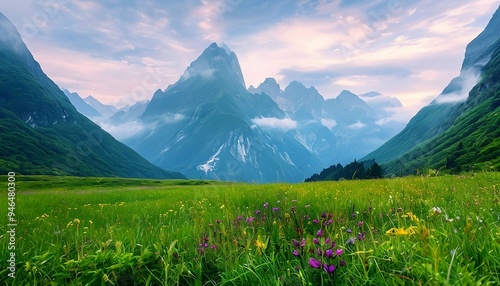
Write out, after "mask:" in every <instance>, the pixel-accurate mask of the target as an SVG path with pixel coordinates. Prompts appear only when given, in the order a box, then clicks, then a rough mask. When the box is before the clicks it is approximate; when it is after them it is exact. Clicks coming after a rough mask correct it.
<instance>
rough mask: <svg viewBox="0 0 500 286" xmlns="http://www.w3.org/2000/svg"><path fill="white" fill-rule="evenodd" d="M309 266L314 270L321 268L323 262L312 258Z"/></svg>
mask: <svg viewBox="0 0 500 286" xmlns="http://www.w3.org/2000/svg"><path fill="white" fill-rule="evenodd" d="M309 265H310V266H311V267H312V268H320V267H321V261H319V260H316V259H314V258H312V257H311V258H310V259H309Z"/></svg>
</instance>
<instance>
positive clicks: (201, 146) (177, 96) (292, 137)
mask: <svg viewBox="0 0 500 286" xmlns="http://www.w3.org/2000/svg"><path fill="white" fill-rule="evenodd" d="M376 116H377V115H376V112H374V111H373V110H372V109H371V108H370V107H369V106H368V105H367V104H366V103H365V102H364V101H363V100H361V99H360V98H359V97H357V96H356V95H354V94H351V93H349V92H347V91H346V92H345V94H341V95H339V97H338V98H337V99H331V100H324V99H323V97H322V96H321V95H320V94H319V93H318V91H317V90H316V89H315V88H314V87H310V88H306V87H305V86H304V85H302V84H301V83H299V82H296V81H294V82H292V83H290V84H289V85H288V86H287V87H286V88H285V90H281V88H280V87H279V85H278V84H277V83H276V81H275V80H274V79H267V80H266V81H265V82H264V83H263V84H261V85H259V87H258V88H250V89H249V90H246V87H245V81H244V79H243V75H242V71H241V68H240V65H239V63H238V59H237V56H236V54H235V53H234V52H232V51H230V50H229V49H228V48H223V47H220V46H218V45H217V44H216V43H213V44H211V45H210V46H209V47H208V48H207V49H206V50H205V51H203V53H202V54H201V55H200V56H199V57H198V58H197V59H196V60H195V61H194V62H192V63H191V65H190V66H189V67H188V68H187V69H186V71H185V72H184V73H183V75H182V76H181V77H180V78H179V80H178V81H177V82H176V83H175V84H173V85H170V86H169V87H167V89H166V90H165V91H162V90H158V91H157V92H156V93H155V94H154V95H153V98H152V99H151V102H150V103H149V104H148V106H147V108H146V110H145V111H144V113H143V114H142V115H141V116H140V117H139V121H140V122H141V124H142V125H143V129H142V130H141V131H140V132H138V133H136V134H134V135H133V136H131V137H129V138H128V139H124V142H125V143H126V144H127V145H129V146H131V147H132V148H133V149H134V150H136V151H137V152H138V153H139V154H141V155H142V156H144V157H145V158H147V159H148V160H149V161H151V162H153V163H154V164H156V165H158V166H160V167H163V168H166V169H172V170H177V171H179V172H182V173H183V174H186V175H187V176H188V177H192V178H208V179H220V180H235V181H257V182H276V181H302V180H304V179H305V178H306V177H308V176H309V175H310V174H311V172H313V171H315V170H320V169H321V168H323V167H324V166H327V165H328V164H331V163H333V162H338V161H339V160H344V161H351V160H353V159H355V157H354V158H353V157H352V156H356V155H355V154H358V155H360V156H361V155H364V154H366V153H368V152H369V151H371V150H373V149H374V148H376V147H378V146H380V145H381V144H382V143H383V140H384V139H385V140H386V139H388V138H389V137H390V136H392V135H394V134H395V133H396V132H397V131H399V130H401V128H402V126H401V127H400V128H399V129H397V128H396V129H397V130H396V131H395V132H392V133H391V132H390V131H389V132H388V133H390V134H385V133H387V132H386V131H387V128H385V127H383V126H380V125H377V124H376V123H375V122H376V120H377V117H376ZM370 122H371V123H370ZM393 131H394V130H393ZM384 132H385V133H384ZM383 133H384V134H383ZM382 134H383V135H382ZM377 136H380V137H383V138H380V139H379V138H377ZM361 139H366V140H364V141H362V140H361ZM354 140H358V142H362V143H358V144H352V143H353V141H354ZM374 144H375V145H374Z"/></svg>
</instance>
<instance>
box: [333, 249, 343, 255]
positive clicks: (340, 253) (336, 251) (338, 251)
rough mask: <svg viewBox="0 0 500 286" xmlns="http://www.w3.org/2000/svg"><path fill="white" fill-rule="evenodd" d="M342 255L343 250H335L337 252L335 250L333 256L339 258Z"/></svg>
mask: <svg viewBox="0 0 500 286" xmlns="http://www.w3.org/2000/svg"><path fill="white" fill-rule="evenodd" d="M342 253H344V250H343V249H337V250H335V255H337V256H341V255H342Z"/></svg>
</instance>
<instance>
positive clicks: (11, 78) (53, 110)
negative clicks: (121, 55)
mask: <svg viewBox="0 0 500 286" xmlns="http://www.w3.org/2000/svg"><path fill="white" fill-rule="evenodd" d="M0 34H1V35H0V134H1V136H0V172H1V173H6V172H10V171H15V172H19V173H22V174H53V175H77V176H119V177H141V178H145V177H149V178H183V177H184V176H183V175H181V174H180V173H175V172H168V171H165V170H163V169H161V168H159V167H157V166H154V165H152V164H151V163H149V162H148V161H146V160H145V159H143V158H142V157H141V156H139V155H138V154H137V153H136V152H134V151H133V150H132V149H130V148H128V147H127V146H125V145H124V144H122V143H120V142H118V141H116V140H115V139H114V138H113V137H112V136H111V135H109V134H108V133H106V132H105V131H103V130H102V129H101V128H100V127H99V126H97V125H96V124H94V123H93V122H91V121H90V120H88V119H87V118H86V117H85V116H83V115H81V114H80V113H78V112H77V111H76V109H75V108H74V107H73V105H71V103H70V102H69V100H68V98H67V97H66V96H65V95H64V93H63V92H62V91H61V90H60V89H59V88H58V87H57V85H56V84H54V83H53V82H52V81H51V80H50V79H49V78H48V77H47V76H46V75H45V74H44V73H43V71H42V70H41V68H40V66H39V64H38V63H37V62H36V61H35V60H34V59H33V56H32V55H31V53H30V52H29V51H28V49H27V48H26V46H25V45H24V43H23V42H22V40H21V38H20V36H19V34H18V33H17V31H16V30H15V27H14V26H13V25H12V24H11V23H10V22H9V21H8V20H7V18H5V16H3V15H2V14H1V13H0Z"/></svg>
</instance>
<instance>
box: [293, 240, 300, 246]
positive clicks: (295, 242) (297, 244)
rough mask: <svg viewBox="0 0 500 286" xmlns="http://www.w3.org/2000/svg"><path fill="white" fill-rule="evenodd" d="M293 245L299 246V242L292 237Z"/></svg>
mask: <svg viewBox="0 0 500 286" xmlns="http://www.w3.org/2000/svg"><path fill="white" fill-rule="evenodd" d="M292 243H293V246H295V247H299V242H298V241H297V240H296V239H295V238H294V239H292Z"/></svg>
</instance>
